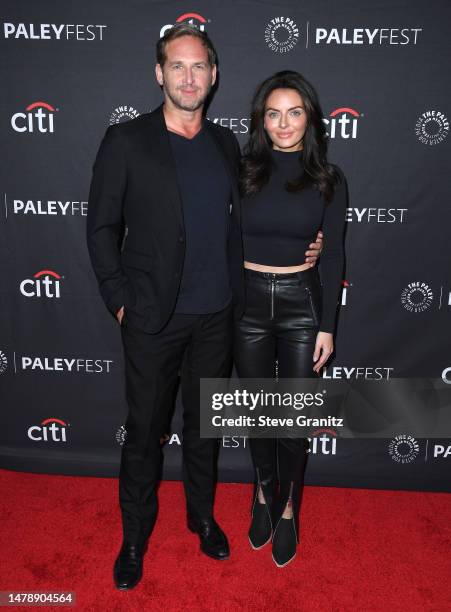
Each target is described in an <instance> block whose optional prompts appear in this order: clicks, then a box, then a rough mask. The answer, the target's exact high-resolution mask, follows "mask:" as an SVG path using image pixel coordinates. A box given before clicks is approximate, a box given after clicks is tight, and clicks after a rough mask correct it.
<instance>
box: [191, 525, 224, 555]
mask: <svg viewBox="0 0 451 612" xmlns="http://www.w3.org/2000/svg"><path fill="white" fill-rule="evenodd" d="M188 529H189V530H190V531H192V532H193V533H197V534H198V535H199V538H200V549H201V551H202V552H203V553H205V554H206V555H208V556H209V557H211V558H212V559H217V560H219V561H222V560H223V559H228V558H229V557H230V549H229V543H228V542H227V537H226V535H225V533H224V532H223V531H222V529H221V527H220V526H219V525H218V523H217V522H216V521H215V520H214V518H206V519H198V520H194V519H192V518H190V517H188Z"/></svg>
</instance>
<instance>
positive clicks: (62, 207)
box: [4, 193, 88, 217]
mask: <svg viewBox="0 0 451 612" xmlns="http://www.w3.org/2000/svg"><path fill="white" fill-rule="evenodd" d="M4 201H5V215H6V217H8V212H9V211H10V212H11V213H12V214H14V215H19V216H30V215H46V216H59V217H74V216H76V215H81V216H82V217H86V215H87V214H88V202H86V201H85V202H83V201H81V200H77V201H75V200H73V201H71V200H27V199H26V198H23V197H22V198H12V199H10V198H9V197H8V195H7V194H6V193H5V194H4Z"/></svg>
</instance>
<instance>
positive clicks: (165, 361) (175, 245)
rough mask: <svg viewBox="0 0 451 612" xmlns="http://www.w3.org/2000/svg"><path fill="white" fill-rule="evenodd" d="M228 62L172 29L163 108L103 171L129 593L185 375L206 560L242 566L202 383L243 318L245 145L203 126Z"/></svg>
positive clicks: (163, 60)
mask: <svg viewBox="0 0 451 612" xmlns="http://www.w3.org/2000/svg"><path fill="white" fill-rule="evenodd" d="M216 63H217V62H216V52H215V50H214V48H213V45H212V43H211V41H210V40H209V38H208V36H207V35H206V34H204V33H202V32H200V31H198V30H196V29H194V28H192V27H191V26H188V25H183V24H182V25H178V26H176V27H174V28H172V29H171V30H169V32H168V33H167V34H166V35H165V36H164V37H163V38H162V39H160V41H159V42H158V43H157V66H156V78H157V81H158V83H159V84H160V85H161V87H162V89H163V93H164V103H163V105H162V106H160V107H159V108H158V109H156V110H155V111H154V112H152V113H148V114H145V115H142V116H141V117H139V118H137V119H135V120H133V121H129V122H126V123H121V124H116V125H113V126H111V127H109V128H108V130H107V132H106V134H105V137H104V139H103V141H102V143H101V145H100V149H99V152H98V154H97V158H96V161H95V164H94V170H93V177H92V183H91V189H90V195H89V210H88V219H87V239H88V248H89V253H90V257H91V261H92V265H93V268H94V272H95V274H96V276H97V279H98V282H99V289H100V293H101V295H102V297H103V299H104V301H105V303H106V306H107V308H108V309H109V311H110V312H111V314H112V315H113V316H114V317H116V318H117V320H118V322H119V323H120V325H121V333H122V341H123V347H124V359H125V379H126V396H127V402H128V407H129V414H128V417H127V421H126V425H125V428H126V431H127V436H126V440H125V443H124V446H123V448H122V458H121V468H120V477H119V500H120V507H121V513H122V524H123V543H122V547H121V550H120V553H119V555H118V557H117V559H116V562H115V566H114V579H115V583H116V586H117V588H119V589H130V588H133V587H134V586H135V585H136V584H137V583H138V582H139V580H140V578H141V575H142V559H143V555H144V552H145V550H146V545H147V540H148V538H149V536H150V534H151V532H152V529H153V526H154V523H155V520H156V515H157V504H158V501H157V495H156V487H157V484H158V480H159V473H160V468H161V447H160V442H159V440H160V438H161V437H162V435H163V434H164V433H165V427H166V425H167V420H168V414H169V412H170V410H171V404H172V399H173V391H174V386H175V384H176V380H177V377H178V372H179V370H180V368H181V366H182V362H183V364H184V365H183V371H182V377H181V380H182V399H183V407H184V428H183V464H184V466H183V480H184V487H185V494H186V501H187V516H188V527H189V529H190V530H191V531H193V532H196V533H198V534H199V537H200V544H201V550H202V551H203V552H204V553H205V554H207V555H209V556H210V557H212V558H214V559H220V560H222V559H227V558H228V557H229V554H230V553H229V546H228V542H227V538H226V536H225V534H224V532H223V531H222V530H221V528H220V527H219V525H218V524H217V523H216V521H215V520H214V518H213V499H214V487H215V474H216V463H217V461H216V460H217V450H218V442H217V441H215V440H211V439H202V438H200V435H199V429H200V424H199V420H200V419H199V416H200V415H199V386H200V378H221V377H228V376H229V375H230V369H231V354H232V347H231V338H232V320H233V311H235V316H239V315H240V313H241V312H242V308H243V255H242V243H241V229H240V202H239V193H238V187H237V184H238V182H237V179H238V162H239V154H240V152H239V146H238V143H237V140H236V138H235V136H234V135H233V133H232V132H231V131H230V130H228V129H226V128H223V127H221V126H218V125H216V124H213V123H211V122H209V121H206V120H204V119H203V114H202V111H203V105H204V102H205V99H206V97H207V96H208V94H209V92H210V90H211V87H212V86H213V84H214V82H215V80H216ZM124 226H126V227H127V232H126V238H125V240H124V241H123V240H122V238H123V231H124ZM122 242H123V244H122V250H121V243H122Z"/></svg>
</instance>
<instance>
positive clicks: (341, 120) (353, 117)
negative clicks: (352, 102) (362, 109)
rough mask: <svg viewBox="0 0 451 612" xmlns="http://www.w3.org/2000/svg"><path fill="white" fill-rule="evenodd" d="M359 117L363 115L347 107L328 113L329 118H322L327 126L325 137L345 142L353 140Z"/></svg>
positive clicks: (355, 136)
mask: <svg viewBox="0 0 451 612" xmlns="http://www.w3.org/2000/svg"><path fill="white" fill-rule="evenodd" d="M360 117H363V114H362V113H359V112H358V111H356V110H355V109H354V108H350V107H349V106H340V107H339V108H336V109H335V110H333V111H332V112H331V113H330V115H329V117H325V118H323V121H324V123H325V124H326V126H327V135H328V136H329V138H344V139H345V140H347V139H348V138H351V139H354V140H355V139H356V138H357V126H358V120H359V118H360Z"/></svg>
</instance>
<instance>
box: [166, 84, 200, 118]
mask: <svg viewBox="0 0 451 612" xmlns="http://www.w3.org/2000/svg"><path fill="white" fill-rule="evenodd" d="M163 90H164V93H165V94H166V95H167V97H168V98H169V99H170V100H171V102H172V104H173V105H174V106H175V107H176V108H179V109H180V110H185V111H195V110H197V109H198V108H201V106H203V104H204V102H205V100H206V99H207V97H208V94H209V93H210V90H211V85H210V86H209V87H208V88H207V90H206V92H205V94H204V95H202V96H200V97H197V98H196V99H194V100H184V99H183V93H182V92H179V90H178V89H175V90H170V89H169V88H168V87H167V86H166V83H163Z"/></svg>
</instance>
